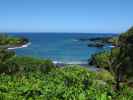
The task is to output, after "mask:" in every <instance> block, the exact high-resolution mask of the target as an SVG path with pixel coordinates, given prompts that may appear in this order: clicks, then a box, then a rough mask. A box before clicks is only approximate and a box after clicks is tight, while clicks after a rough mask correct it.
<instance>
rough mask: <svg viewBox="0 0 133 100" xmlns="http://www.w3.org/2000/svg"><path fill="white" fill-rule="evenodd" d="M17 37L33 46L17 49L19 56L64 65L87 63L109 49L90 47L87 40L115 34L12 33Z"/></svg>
mask: <svg viewBox="0 0 133 100" xmlns="http://www.w3.org/2000/svg"><path fill="white" fill-rule="evenodd" d="M10 34H11V35H15V36H22V37H26V38H28V39H29V40H30V42H31V45H29V46H28V47H27V48H21V49H16V50H15V51H16V53H17V55H23V56H33V57H38V58H48V59H51V60H53V61H57V62H64V63H77V64H78V63H87V61H88V59H89V58H90V57H91V55H92V54H94V53H96V52H100V51H103V50H104V49H108V47H104V48H96V47H88V46H87V44H88V42H87V41H84V42H83V41H80V40H79V39H80V38H82V39H86V38H92V37H106V36H112V35H113V34H101V33H99V34H75V33H72V34H68V33H62V34H60V33H59V34H58V33H18V34H15V33H10Z"/></svg>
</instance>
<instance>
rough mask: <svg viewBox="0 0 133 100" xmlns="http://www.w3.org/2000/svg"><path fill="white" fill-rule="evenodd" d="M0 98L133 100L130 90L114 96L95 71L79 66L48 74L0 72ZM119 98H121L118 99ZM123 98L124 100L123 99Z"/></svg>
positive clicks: (58, 69) (9, 99)
mask: <svg viewBox="0 0 133 100" xmlns="http://www.w3.org/2000/svg"><path fill="white" fill-rule="evenodd" d="M0 82H1V84H0V99H1V100H22V99H29V100H31V99H35V100H113V99H116V98H117V99H116V100H125V99H124V98H126V100H132V98H133V96H132V93H133V92H131V91H128V90H129V89H128V88H124V89H127V90H126V91H125V90H124V91H121V92H122V95H119V96H118V97H117V95H118V94H117V93H115V92H114V91H113V89H112V87H111V85H110V84H108V83H107V82H106V81H103V80H100V79H99V78H98V76H97V75H96V73H95V72H90V71H88V70H87V69H85V68H81V67H78V66H72V67H70V66H66V67H65V68H56V69H55V70H53V71H51V72H49V73H42V72H40V71H37V72H29V73H28V72H27V73H21V74H17V75H6V74H1V75H0ZM118 98H120V99H118ZM122 98H123V99H122Z"/></svg>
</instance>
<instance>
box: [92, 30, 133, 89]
mask: <svg viewBox="0 0 133 100" xmlns="http://www.w3.org/2000/svg"><path fill="white" fill-rule="evenodd" d="M116 41H117V42H116V47H115V48H112V50H111V51H105V52H101V53H98V54H95V55H93V56H92V61H91V64H93V65H96V66H97V67H100V68H104V69H106V70H108V71H109V72H111V74H112V75H113V76H114V78H115V81H116V90H119V89H120V83H121V82H127V83H129V84H130V85H132V84H133V62H132V61H133V54H132V51H133V27H132V28H130V29H129V30H128V31H127V32H125V33H123V34H121V35H120V36H119V38H118V39H117V40H116Z"/></svg>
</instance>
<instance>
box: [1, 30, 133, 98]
mask: <svg viewBox="0 0 133 100" xmlns="http://www.w3.org/2000/svg"><path fill="white" fill-rule="evenodd" d="M130 32H133V31H132V30H130V31H128V32H127V33H125V34H123V35H121V36H120V38H119V41H118V42H117V47H116V48H113V49H112V50H111V51H104V52H102V53H98V54H95V55H93V57H92V64H94V65H96V66H98V67H99V68H101V69H100V70H99V71H97V72H94V71H90V70H89V69H87V68H84V67H82V66H78V65H71V66H70V65H67V66H65V67H57V66H55V65H54V64H53V63H52V62H51V61H50V60H47V59H36V58H32V57H20V56H16V55H15V52H13V51H9V50H7V49H4V48H0V100H133V88H132V87H131V84H130V85H129V80H131V78H132V71H133V69H132V66H133V65H132V62H131V61H132V60H133V58H132V57H133V56H132V53H131V51H132V49H133V48H132V47H133V46H132V38H130V37H131V36H132V35H131V33H130ZM127 34H128V35H127ZM129 34H130V35H129ZM6 37H7V36H6ZM12 38H13V37H12ZM4 39H5V38H4ZM4 39H3V41H4ZM11 40H12V39H8V41H11ZM15 41H16V40H15ZM15 43H16V42H15ZM5 44H8V45H9V44H10V42H5ZM2 45H4V44H2ZM13 45H14V44H13ZM125 66H126V67H125ZM128 68H129V69H128ZM126 79H128V82H127V81H126ZM121 81H122V82H121ZM116 90H117V91H116Z"/></svg>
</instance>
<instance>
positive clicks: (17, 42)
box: [0, 33, 28, 47]
mask: <svg viewBox="0 0 133 100" xmlns="http://www.w3.org/2000/svg"><path fill="white" fill-rule="evenodd" d="M26 43H28V40H27V39H26V38H22V37H21V38H20V37H12V36H8V35H7V34H4V33H0V46H7V47H12V46H21V45H23V44H26Z"/></svg>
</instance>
